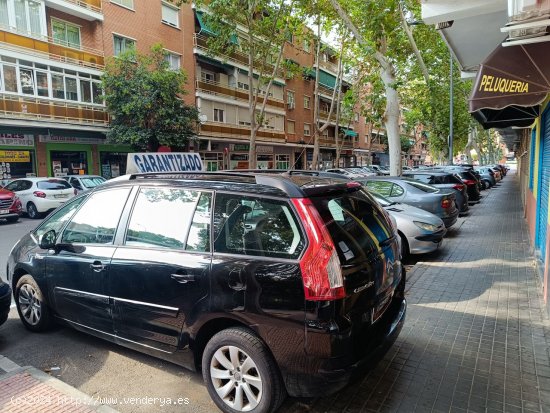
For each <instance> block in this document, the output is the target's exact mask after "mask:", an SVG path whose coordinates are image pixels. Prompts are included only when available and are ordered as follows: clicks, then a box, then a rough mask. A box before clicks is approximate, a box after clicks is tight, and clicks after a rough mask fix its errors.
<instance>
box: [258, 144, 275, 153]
mask: <svg viewBox="0 0 550 413" xmlns="http://www.w3.org/2000/svg"><path fill="white" fill-rule="evenodd" d="M256 153H273V146H256Z"/></svg>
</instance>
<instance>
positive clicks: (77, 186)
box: [71, 178, 82, 189]
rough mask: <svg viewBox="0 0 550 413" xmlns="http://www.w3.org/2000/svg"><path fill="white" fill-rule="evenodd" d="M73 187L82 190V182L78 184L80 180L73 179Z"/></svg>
mask: <svg viewBox="0 0 550 413" xmlns="http://www.w3.org/2000/svg"><path fill="white" fill-rule="evenodd" d="M71 185H72V186H73V187H74V188H76V189H82V186H81V185H80V182H78V179H76V178H71Z"/></svg>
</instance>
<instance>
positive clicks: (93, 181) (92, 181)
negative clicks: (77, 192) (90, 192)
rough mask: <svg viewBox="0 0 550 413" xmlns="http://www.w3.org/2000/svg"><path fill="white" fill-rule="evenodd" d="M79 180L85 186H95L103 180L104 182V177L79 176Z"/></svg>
mask: <svg viewBox="0 0 550 413" xmlns="http://www.w3.org/2000/svg"><path fill="white" fill-rule="evenodd" d="M80 181H81V182H82V185H84V186H85V187H86V188H95V187H96V186H98V185H101V184H102V183H103V182H105V181H106V179H105V178H102V177H100V176H94V177H90V178H80Z"/></svg>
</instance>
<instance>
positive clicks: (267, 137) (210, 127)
mask: <svg viewBox="0 0 550 413" xmlns="http://www.w3.org/2000/svg"><path fill="white" fill-rule="evenodd" d="M201 135H208V136H213V137H220V138H241V139H246V140H249V139H250V127H247V126H244V125H235V124H231V123H218V122H205V123H203V124H202V125H201ZM256 137H257V139H258V141H259V142H271V143H284V142H285V132H284V131H278V130H272V129H264V128H262V129H260V130H259V131H258V133H257V134H256Z"/></svg>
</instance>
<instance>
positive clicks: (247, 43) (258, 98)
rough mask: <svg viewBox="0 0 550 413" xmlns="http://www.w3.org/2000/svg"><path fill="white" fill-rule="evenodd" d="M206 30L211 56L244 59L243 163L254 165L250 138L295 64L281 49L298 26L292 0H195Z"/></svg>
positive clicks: (264, 123) (263, 123)
mask: <svg viewBox="0 0 550 413" xmlns="http://www.w3.org/2000/svg"><path fill="white" fill-rule="evenodd" d="M195 3H196V5H197V7H198V8H199V9H202V10H204V14H203V18H204V20H205V23H206V24H207V25H208V27H209V31H210V32H211V33H212V35H211V36H209V37H208V39H207V48H208V53H209V54H210V55H211V56H215V57H222V58H223V57H224V56H231V55H232V54H236V53H239V54H241V55H243V56H246V58H247V66H248V68H249V70H248V88H247V89H248V103H249V107H248V119H247V121H248V122H249V123H250V144H249V167H250V168H256V164H257V162H256V137H257V134H258V131H259V130H260V128H262V127H266V126H268V125H269V121H270V119H269V116H267V114H266V105H267V102H268V98H269V95H270V91H271V88H272V86H273V84H274V82H276V80H277V79H278V78H281V79H282V78H284V77H285V75H286V76H291V75H293V74H294V71H295V70H296V67H295V65H292V64H287V62H286V61H285V60H284V59H283V51H284V47H285V44H286V42H287V40H288V39H289V37H290V36H291V35H292V34H294V33H298V30H299V28H300V27H303V26H302V22H301V16H300V14H299V13H298V12H297V10H296V8H295V1H294V0H238V1H234V0H210V1H208V2H206V1H204V0H197V1H196V2H195Z"/></svg>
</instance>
